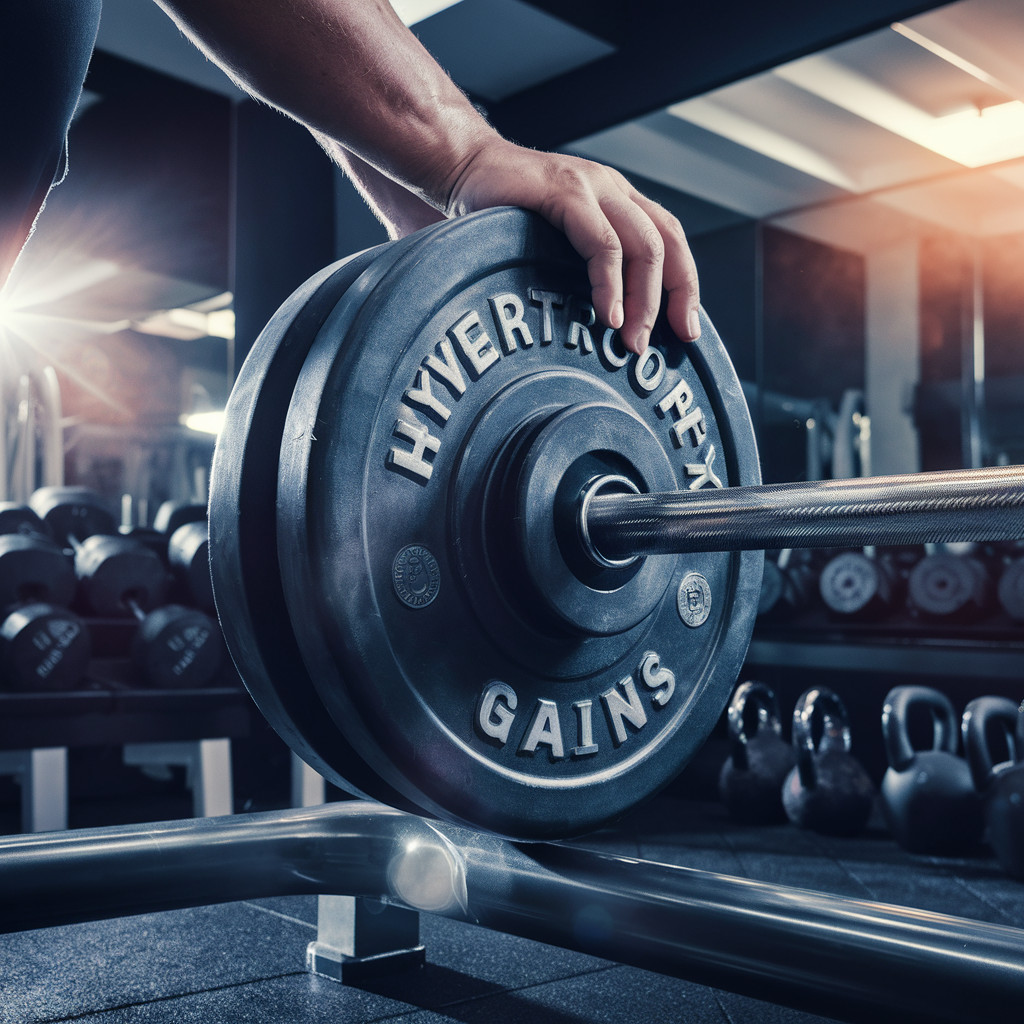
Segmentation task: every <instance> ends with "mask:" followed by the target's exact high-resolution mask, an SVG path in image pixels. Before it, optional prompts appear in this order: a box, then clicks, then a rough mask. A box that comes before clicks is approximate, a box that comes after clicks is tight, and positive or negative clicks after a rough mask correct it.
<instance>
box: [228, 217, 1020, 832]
mask: <svg viewBox="0 0 1024 1024" xmlns="http://www.w3.org/2000/svg"><path fill="white" fill-rule="evenodd" d="M701 327H702V335H701V338H700V339H699V340H698V341H697V342H694V343H688V344H683V343H681V342H679V341H678V340H677V339H675V338H674V337H673V336H672V335H671V332H670V331H669V329H668V327H667V325H666V324H665V322H664V320H663V318H662V319H659V321H658V323H657V324H656V326H655V328H654V331H653V333H652V335H651V344H650V347H649V348H648V349H647V351H646V352H645V353H644V354H643V355H640V356H638V355H635V354H632V353H628V352H626V351H625V349H624V348H623V347H622V345H621V342H620V340H619V338H618V334H617V332H616V331H614V330H611V329H606V328H605V327H604V326H602V325H601V324H600V323H598V322H596V319H595V315H594V310H593V307H592V306H591V305H590V301H589V284H588V280H587V275H586V268H585V265H584V264H583V262H582V260H581V259H580V258H579V257H578V256H577V255H576V254H575V253H574V252H573V250H572V249H571V247H570V246H569V245H568V243H567V241H566V240H565V239H564V237H562V235H561V234H560V233H558V232H557V231H555V230H554V229H553V228H552V227H550V226H549V225H548V224H547V223H545V222H544V221H543V220H542V219H541V218H539V217H537V216H536V215H533V214H530V213H527V212H524V211H521V210H515V209H509V208H502V209H496V210H489V211H485V212H482V213H478V214H473V215H470V216H467V217H464V218H459V219H457V220H454V221H449V222H445V223H443V224H439V225H434V226H432V227H430V228H427V229H425V230H424V231H421V232H418V233H416V234H415V235H412V236H410V237H408V238H406V239H403V240H401V241H398V242H393V243H390V244H388V245H384V246H380V247H377V248H376V249H371V250H367V251H366V252H364V253H360V254H358V255H356V256H354V257H351V258H349V259H348V260H344V261H341V262H340V263H337V264H335V265H333V266H331V267H328V268H326V269H325V270H324V271H322V272H321V273H319V274H318V275H316V276H315V277H313V278H311V279H310V280H309V281H308V282H306V284H304V285H303V286H301V287H300V288H299V289H298V290H297V291H296V292H295V293H294V294H293V295H292V296H291V297H290V298H289V299H288V300H287V301H286V302H285V304H284V305H283V306H282V307H281V309H280V310H279V311H278V312H277V314H276V315H275V316H274V318H273V319H272V320H271V322H270V324H269V325H268V326H267V328H266V329H265V330H264V332H263V333H262V334H261V336H260V338H259V339H258V341H257V343H256V345H255V346H254V348H253V350H252V352H251V353H250V355H249V357H248V358H247V360H246V362H245V364H244V365H243V367H242V369H241V371H240V373H239V377H238V380H237V383H236V386H235V388H234V390H233V393H232V396H231V398H230V401H229V403H228V407H227V416H226V422H225V426H224V429H223V431H222V433H221V436H220V439H219V441H218V445H217V450H216V453H215V457H214V466H213V474H212V481H211V501H210V550H211V565H212V574H213V583H214V593H215V597H216V602H217V608H218V612H219V615H220V617H221V621H222V624H223V626H224V632H225V636H226V639H227V643H228V647H229V649H230V651H231V654H232V657H233V658H234V660H235V663H236V665H237V667H238V669H239V671H240V674H241V676H242V678H243V679H244V680H245V682H246V685H247V686H248V688H249V690H250V692H251V693H252V695H253V697H254V698H255V700H256V702H257V703H258V704H259V706H260V708H261V709H262V710H263V712H264V713H265V714H266V716H267V717H268V719H269V720H270V722H271V724H272V725H274V727H275V728H276V729H277V731H278V732H279V733H280V735H281V736H282V737H283V738H284V739H285V740H286V741H287V742H288V743H289V745H290V746H291V747H292V749H293V750H295V751H296V753H298V754H299V756H300V757H302V758H303V759H304V760H305V761H306V762H307V763H309V764H310V765H311V766H313V767H314V768H315V769H317V770H318V771H319V772H320V773H321V774H323V775H324V776H325V777H326V778H327V779H329V780H330V781H332V782H334V783H336V784H337V785H340V786H342V787H343V788H345V789H348V790H350V791H353V792H356V793H358V794H362V795H366V796H369V797H372V798H374V799H377V800H381V801H383V802H385V803H389V804H391V805H393V806H396V807H399V808H402V809H405V810H411V811H415V812H418V813H421V814H427V815H430V816H435V817H439V818H443V819H446V820H450V821H453V822H456V823H461V824H466V825H470V826H473V827H476V828H480V829H484V830H488V831H491V832H495V833H498V834H500V835H503V836H507V837H510V838H514V839H529V840H540V839H556V838H563V837H567V836H571V835H577V834H580V833H583V832H586V831H589V830H591V829H593V828H596V827H599V826H600V825H602V824H604V823H606V822H608V821H610V820H612V819H614V818H615V817H617V816H618V815H620V814H622V813H623V812H624V811H625V810H627V809H628V808H629V807H631V806H632V805H634V804H635V803H637V802H638V801H640V800H642V799H644V798H645V797H647V796H649V795H650V794H652V793H653V792H655V791H656V790H657V789H659V788H660V787H661V786H663V785H664V784H665V783H667V782H668V781H669V780H670V779H671V778H672V777H673V776H675V775H676V774H677V773H678V772H679V771H680V770H681V768H682V767H683V766H684V765H685V764H686V763H687V762H688V761H689V759H690V758H691V757H692V756H693V754H694V753H695V752H696V750H697V749H698V748H699V747H700V745H701V744H702V743H703V742H704V740H705V739H706V738H707V736H708V734H709V733H710V731H711V729H712V728H713V726H714V724H715V722H716V721H717V720H718V717H719V715H720V713H721V710H722V708H723V707H724V705H725V703H726V700H727V699H728V695H729V693H730V691H731V689H732V686H733V684H734V683H735V680H736V677H737V675H738V672H739V669H740V666H741V664H742V661H743V658H744V656H745V653H746V649H747V646H748V643H749V640H750V635H751V631H752V628H753V622H754V618H755V615H756V612H757V603H758V593H759V588H760V581H761V575H762V566H763V557H764V556H763V550H762V549H764V548H778V547H800V546H815V545H819V546H820V545H828V546H832V545H835V546H839V545H847V544H849V545H860V544H867V543H878V544H882V543H892V544H895V543H918V542H925V541H945V540H953V539H956V540H1002V539H1010V538H1015V537H1019V536H1022V535H1024V472H1022V470H1021V469H1020V468H1017V467H1010V468H1003V469H993V470H978V471H964V472H960V473H955V472H951V473H942V474H918V475H914V476H909V477H886V478H876V479H863V480H854V481H828V482H824V483H816V484H789V485H772V486H768V487H766V486H762V485H761V482H760V470H759V465H758V458H757V448H756V444H755V440H754V433H753V428H752V425H751V421H750V416H749V413H748V410H747V407H746V404H745V402H744V400H743V394H742V390H741V388H740V385H739V381H738V380H737V378H736V374H735V372H734V370H733V368H732V365H731V363H730V361H729V358H728V356H727V354H726V352H725V349H724V347H723V345H722V343H721V340H720V339H719V337H718V335H717V333H716V332H715V329H714V327H713V325H712V324H711V322H710V321H709V320H708V319H707V317H706V315H704V314H703V312H702V314H701Z"/></svg>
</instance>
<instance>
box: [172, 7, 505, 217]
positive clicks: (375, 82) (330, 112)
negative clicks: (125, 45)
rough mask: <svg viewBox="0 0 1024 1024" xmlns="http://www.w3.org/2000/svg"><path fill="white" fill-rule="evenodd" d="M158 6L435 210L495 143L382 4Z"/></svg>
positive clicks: (232, 69) (258, 85)
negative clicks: (481, 153) (477, 156)
mask: <svg viewBox="0 0 1024 1024" xmlns="http://www.w3.org/2000/svg"><path fill="white" fill-rule="evenodd" d="M157 2H158V3H160V5H161V6H163V7H164V8H165V9H166V10H167V12H168V13H169V14H170V15H171V16H172V17H173V18H174V20H175V21H176V22H177V23H178V24H179V26H180V27H181V28H182V29H183V30H184V31H185V32H186V33H187V34H188V35H189V36H190V38H192V40H193V41H194V42H195V43H196V44H197V45H198V46H199V47H200V48H201V49H202V50H203V51H204V52H206V53H207V54H208V55H209V56H210V57H211V58H212V59H213V60H215V61H216V62H217V63H218V64H220V65H221V66H222V67H224V68H225V70H227V71H228V72H229V73H230V74H231V75H232V77H234V78H235V80H236V81H238V82H239V84H240V85H242V86H243V87H244V88H245V89H247V90H248V91H249V92H251V93H253V94H254V95H256V96H258V97H259V98H261V99H263V100H264V101H266V102H267V103H269V104H271V105H272V106H275V107H277V108H279V109H281V110H283V111H285V112H286V113H288V114H290V115H291V116H292V117H294V118H296V119H297V120H299V121H301V122H303V123H304V124H306V125H307V126H308V127H309V128H310V129H312V130H313V131H314V133H316V134H317V135H318V137H321V138H322V139H326V140H329V141H330V142H333V143H334V144H336V146H337V147H339V149H340V148H343V149H344V150H347V151H348V152H350V153H352V154H354V155H355V156H357V157H359V158H361V159H362V160H363V161H365V162H366V163H367V164H369V165H371V166H372V167H374V168H376V169H378V170H379V171H382V172H383V173H384V174H385V175H387V176H388V177H389V178H391V179H394V181H396V182H399V183H400V184H401V185H404V186H405V187H406V188H407V189H408V190H409V191H410V192H412V193H413V195H415V196H418V197H420V198H422V199H423V200H424V201H425V202H427V203H429V204H430V205H431V206H432V207H434V208H435V209H438V210H442V211H443V210H445V209H446V208H447V206H448V203H449V199H450V194H451V190H452V188H453V186H454V183H455V182H456V181H457V180H458V178H459V175H460V172H461V171H462V169H463V168H464V167H465V166H466V165H467V163H468V162H469V161H470V160H471V159H472V158H473V156H474V155H475V154H476V152H477V151H478V150H479V149H480V148H481V147H482V146H484V145H486V144H490V143H494V142H495V141H500V140H498V138H497V136H496V134H495V133H494V131H493V130H492V129H491V128H490V127H489V126H488V125H487V123H486V122H485V121H484V119H483V118H482V117H481V116H480V115H479V114H478V113H477V111H476V110H475V109H474V108H473V106H472V104H471V103H470V102H469V101H468V100H467V99H466V97H465V96H464V95H463V94H462V93H461V92H460V90H459V89H458V88H457V87H456V86H455V85H454V83H452V81H451V80H450V79H449V78H448V76H447V75H446V74H445V73H444V71H443V70H442V69H441V68H440V67H438V65H437V64H436V63H435V62H434V60H433V58H431V56H430V55H429V54H428V53H427V51H426V50H425V49H424V48H423V47H422V46H421V45H420V43H419V41H418V40H417V39H416V37H415V36H414V35H413V34H412V33H411V32H409V31H408V30H407V29H406V28H405V26H404V25H403V24H402V23H401V21H400V20H399V19H398V16H397V15H396V14H395V13H394V11H393V10H392V8H391V6H390V4H389V3H387V0H291V2H288V3H282V2H281V0H157ZM327 148H328V150H329V151H331V152H332V156H334V157H335V158H340V162H342V163H344V159H343V157H342V155H341V153H340V152H339V149H334V150H333V151H332V150H331V147H330V146H328V147H327ZM358 180H359V179H358V174H357V182H358ZM364 184H365V183H364ZM372 194H373V196H374V198H376V192H375V191H373V192H372Z"/></svg>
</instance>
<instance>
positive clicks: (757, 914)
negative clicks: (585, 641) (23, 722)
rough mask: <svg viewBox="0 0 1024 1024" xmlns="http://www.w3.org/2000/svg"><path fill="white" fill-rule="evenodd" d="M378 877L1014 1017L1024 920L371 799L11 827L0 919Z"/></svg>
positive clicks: (588, 942) (816, 1002) (814, 993)
mask: <svg viewBox="0 0 1024 1024" xmlns="http://www.w3.org/2000/svg"><path fill="white" fill-rule="evenodd" d="M289 893H319V894H337V895H351V896H367V897H373V898H376V899H380V900H383V901H384V902H386V903H390V904H395V905H399V906H404V907H407V908H409V909H411V910H417V911H429V912H432V913H436V914H442V915H444V916H447V917H452V918H455V919H458V920H463V921H469V922H472V923H474V924H479V925H483V926H485V927H488V928H493V929H496V930H499V931H503V932H508V933H510V934H515V935H521V936H525V937H527V938H531V939H537V940H540V941H543V942H549V943H553V944H556V945H560V946H564V947H566V948H569V949H575V950H579V951H581V952H584V953H590V954H594V955H596V956H600V957H605V958H608V959H611V960H616V961H618V962H620V963H625V964H633V965H635V966H638V967H643V968H647V969H649V970H654V971H659V972H662V973H665V974H671V975H674V976H677V977H682V978H688V979H691V980H694V981H697V982H699V983H702V984H708V985H714V986H717V987H719V988H725V989H730V990H733V991H737V992H741V993H743V994H745V995H750V996H754V997H758V998H763V999H769V1000H772V1001H774V1002H779V1003H784V1004H787V1005H790V1006H793V1007H797V1008H800V1009H804V1010H809V1011H811V1012H816V1013H821V1014H825V1015H827V1016H829V1017H834V1018H837V1019H843V1020H848V1021H872V1022H874V1021H876V1020H877V1019H878V1018H879V1017H880V1016H881V1017H884V1018H885V1019H899V1020H900V1021H907V1022H910V1021H929V1022H933V1024H934V1022H941V1021H949V1022H953V1021H957V1022H960V1021H964V1020H986V1021H987V1022H990V1024H995V1022H1000V1021H1011V1020H1012V1021H1018V1020H1019V1019H1020V1007H1021V1006H1022V1005H1024V932H1021V931H1020V930H1018V929H1015V928H1007V927H1002V926H999V925H990V924H984V923H981V922H977V921H968V920H963V919H959V918H954V917H947V916H944V915H941V914H933V913H928V912H925V911H920V910H911V909H903V908H900V907H891V906H886V905H883V904H878V903H872V902H868V901H864V900H851V899H844V898H840V897H836V896H829V895H824V894H821V893H813V892H807V891H804V890H801V889H792V888H786V887H783V886H777V885H769V884H766V883H763V882H755V881H750V880H747V879H739V878H729V877H726V876H724V875H718V874H713V873H710V872H706V871H695V870H692V869H688V868H678V867H671V866H667V865H663V864H652V863H647V862H643V861H637V860H633V859H631V858H624V857H617V856H612V855H608V854H600V853H594V852H588V851H585V850H581V849H578V848H575V847H570V846H547V845H543V844H538V845H532V846H531V845H517V844H513V843H509V842H505V841H503V840H500V839H496V838H493V837H490V836H485V835H479V834H476V833H473V832H469V831H467V830H465V829H461V828H457V827H455V826H450V825H445V824H440V823H437V822H427V821H424V820H422V819H420V818H417V817H414V816H412V815H408V814H404V813H402V812H399V811H394V810H391V809H388V808H384V807H380V806H378V805H373V804H367V803H364V802H351V803H341V804H333V805H330V806H328V807H322V808H314V809H308V810H299V811H284V812H272V813H265V814H250V815H238V816H235V817H226V818H212V819H205V820H203V819H200V820H194V821H186V822H170V823H166V824H159V825H141V826H139V825H135V826H127V827H121V828H105V829H91V830H88V831H82V832H68V833H50V834H45V835H35V836H19V837H12V838H7V839H4V840H3V841H2V842H0V929H2V930H4V931H14V930H19V929H25V928H37V927H41V926H45V925H53V924H59V923H68V922H73V921H81V920H94V919H97V918H102V917H113V916H118V915H122V914H132V913H143V912H147V911H152V910H159V909H168V908H171V907H185V906H198V905H202V904H206V903H215V902H224V901H229V900H239V899H247V898H253V897H257V896H273V895H282V894H289Z"/></svg>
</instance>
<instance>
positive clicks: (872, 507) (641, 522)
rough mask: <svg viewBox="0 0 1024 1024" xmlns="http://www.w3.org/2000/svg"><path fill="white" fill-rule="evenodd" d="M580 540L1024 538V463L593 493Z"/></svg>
mask: <svg viewBox="0 0 1024 1024" xmlns="http://www.w3.org/2000/svg"><path fill="white" fill-rule="evenodd" d="M580 533H581V545H582V546H583V547H584V550H586V549H587V547H588V545H590V546H592V547H593V548H595V549H596V550H597V551H598V552H599V553H600V556H601V557H603V558H606V559H608V560H616V559H623V558H628V557H630V556H632V555H654V554H670V553H684V552H692V551H755V550H760V549H764V550H773V549H777V548H820V547H826V548H830V547H861V546H863V545H878V546H889V545H901V544H926V543H937V544H938V543H945V542H950V541H1007V540H1015V539H1017V538H1020V537H1024V466H996V467H992V468H988V469H963V470H948V471H944V472H937V473H912V474H906V475H902V476H900V475H896V476H877V477H860V478H856V479H850V480H818V481H814V482H811V483H789V484H765V485H761V486H754V487H729V488H723V489H712V488H705V489H702V490H698V491H669V492H664V493H659V494H604V493H602V494H594V495H592V496H591V498H590V501H589V502H588V507H587V514H586V520H585V529H584V528H583V527H582V526H581V530H580Z"/></svg>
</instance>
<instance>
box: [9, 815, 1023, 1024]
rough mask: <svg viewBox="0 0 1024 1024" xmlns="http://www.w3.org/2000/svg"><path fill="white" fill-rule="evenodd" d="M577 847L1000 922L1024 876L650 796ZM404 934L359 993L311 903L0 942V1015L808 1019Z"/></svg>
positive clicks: (481, 945) (559, 1022) (1009, 915)
mask: <svg viewBox="0 0 1024 1024" xmlns="http://www.w3.org/2000/svg"><path fill="white" fill-rule="evenodd" d="M580 845H583V846H586V847H589V848H593V849H600V850H604V851H608V852H616V853H622V854H626V855H629V856H638V857H641V858H643V859H647V860H653V861H661V862H663V863H671V864H681V865H684V866H687V867H692V868H699V869H703V870H710V871H717V872H720V873H724V874H730V875H737V876H744V877H749V878H755V879H759V880H762V881H767V882H773V883H778V884H782V885H791V886H799V887H802V888H808V889H816V890H819V891H825V892H832V893H836V894H839V895H843V896H848V897H853V898H858V899H865V898H866V899H871V900H876V901H879V902H883V903H892V904H899V905H903V906H913V907H918V908H920V909H924V910H931V911H937V912H942V913H946V914H953V915H956V916H960V917H966V918H973V919H975V920H983V921H988V922H993V923H999V924H1009V925H1018V924H1019V923H1020V922H1021V920H1022V918H1024V884H1022V883H1019V882H1014V881H1010V880H1008V879H1006V878H1004V877H1003V876H1002V875H1001V874H1000V873H999V870H998V867H997V866H996V864H995V862H994V861H993V860H992V859H991V858H989V857H987V856H986V855H985V853H984V851H982V850H979V851H978V855H977V856H971V857H966V858H962V859H939V858H933V857H915V856H911V855H908V854H906V853H904V852H903V851H902V850H900V849H899V847H897V846H896V845H895V844H894V843H893V841H892V840H891V839H890V838H889V837H888V836H887V835H886V834H885V832H884V831H883V830H882V829H881V828H878V827H876V828H869V830H868V832H867V833H866V834H865V835H863V836H861V837H859V838H856V839H830V838H825V837H821V836H817V835H814V834H811V833H807V832H801V831H798V830H797V829H794V828H792V827H790V826H788V825H780V826H772V827H767V828H746V827H742V826H738V825H735V824H733V823H732V822H731V821H730V820H729V819H728V818H727V817H726V816H725V814H724V812H723V811H722V809H721V808H720V807H718V806H717V805H715V804H711V803H703V802H696V801H679V800H669V799H660V800H656V801H654V802H652V803H651V804H649V805H647V806H646V807H643V808H640V809H639V810H637V811H635V812H634V813H633V814H632V815H630V816H629V817H628V818H627V819H624V820H623V821H622V822H621V823H620V825H619V826H618V827H617V828H615V829H614V830H607V831H605V832H602V833H599V834H597V835H595V836H592V837H590V838H588V839H587V840H585V841H581V842H580ZM420 935H421V941H422V942H423V943H424V944H425V946H426V950H427V964H426V966H425V967H423V968H421V969H418V970H414V971H411V972H408V973H405V974H397V975H393V976H391V977H387V978H383V979H380V980H376V981H373V982H367V983H363V984H360V985H358V986H344V985H340V984H337V983H335V982H332V981H328V980H325V979H322V978H318V977H315V976H312V975H310V974H307V973H306V971H305V967H304V958H305V949H306V945H307V943H308V942H310V941H311V940H312V939H314V938H315V936H316V900H315V898H314V897H286V898H277V899H266V900H254V901H247V902H243V903H233V904H223V905H219V906H212V907H199V908H195V909H190V910H180V911H170V912H166V913H161V914H148V915H144V916H139V917H133V918H124V919H120V920H113V921H104V922H95V923H90V924H80V925H72V926H67V927H60V928H51V929H46V930H40V931H33V932H23V933H18V934H12V935H6V936H0V962H2V963H3V972H2V974H0V1022H3V1024H8V1022H10V1024H14V1022H17V1024H28V1022H48V1024H49V1022H58V1021H71V1020H74V1021H76V1022H82V1021H85V1022H92V1021H95V1022H97V1024H122V1022H124V1024H129V1022H131V1024H158V1022H159V1024H164V1022H167V1024H170V1022H173V1024H191V1022H202V1024H211V1022H220V1021H224V1022H263V1021H267V1022H270V1021H273V1022H275V1024H288V1022H303V1024H320V1022H327V1021H332V1022H337V1021H345V1022H346V1024H363V1022H370V1021H385V1020H402V1021H404V1022H407V1024H434V1022H441V1021H463V1022H474V1021H487V1022H493V1024H503V1022H508V1024H512V1022H520V1021H522V1022H527V1021H529V1022H531V1024H536V1022H550V1024H576V1022H579V1024H586V1022H600V1021H615V1022H625V1024H628V1022H632V1021H637V1022H640V1021H643V1022H645V1024H647V1022H651V1021H679V1022H686V1024H711V1022H715V1024H746V1022H751V1024H753V1022H758V1024H762V1022H765V1024H773V1022H789V1024H810V1022H812V1021H817V1020H821V1019H823V1018H820V1017H814V1016H810V1015H807V1014H804V1013H801V1012H797V1011H794V1010H789V1009H784V1008H780V1007H776V1006H773V1005H770V1004H767V1003H764V1002H760V1001H757V1000H753V999H750V998H747V997H744V996H741V995H736V994H733V993H728V992H723V991H718V990H715V989H710V988H706V987H703V986H701V985H698V984H694V983H691V982H685V981H680V980H677V979H674V978H666V977H663V976H661V975H657V974H652V973H649V972H646V971H643V970H638V969H636V968H632V967H623V966H619V965H616V964H613V963H609V962H607V961H603V960H598V959H595V958H593V957H589V956H584V955H582V954H579V953H573V952H567V951H565V950H561V949H556V948H553V947H551V946H546V945H543V944H541V943H537V942H531V941H528V940H526V939H520V938H516V937H513V936H508V935H502V934H499V933H495V932H490V931H486V930H484V929H481V928H477V927H474V926H471V925H465V924H461V923H457V922H453V921H449V920H446V919H444V918H437V917H432V916H430V915H426V914H424V915H421V923H420Z"/></svg>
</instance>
